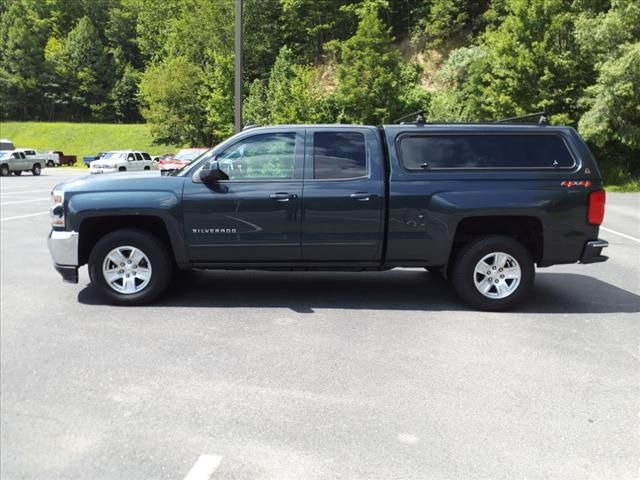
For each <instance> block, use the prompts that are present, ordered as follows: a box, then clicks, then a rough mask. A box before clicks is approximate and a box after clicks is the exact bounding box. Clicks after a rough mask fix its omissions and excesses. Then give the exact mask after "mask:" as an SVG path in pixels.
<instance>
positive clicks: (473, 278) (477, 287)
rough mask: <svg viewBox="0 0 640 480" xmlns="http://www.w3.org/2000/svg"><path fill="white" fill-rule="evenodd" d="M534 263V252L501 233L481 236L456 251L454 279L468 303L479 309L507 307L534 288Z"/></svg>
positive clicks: (510, 306) (513, 304)
mask: <svg viewBox="0 0 640 480" xmlns="http://www.w3.org/2000/svg"><path fill="white" fill-rule="evenodd" d="M534 278H535V266H534V263H533V259H532V257H531V253H530V252H529V250H527V248H526V247H525V246H524V245H522V244H521V243H520V242H518V241H517V240H515V239H513V238H511V237H506V236H502V235H492V236H485V237H480V238H478V239H476V240H473V241H471V242H469V243H467V244H466V245H465V246H464V247H463V248H462V250H461V251H460V253H459V254H458V255H457V257H456V259H455V261H454V264H453V269H452V275H451V280H452V283H453V287H454V288H455V290H456V292H457V293H458V295H459V296H460V298H462V299H463V300H464V301H465V302H466V303H468V304H469V305H471V306H472V307H474V308H477V309H479V310H487V311H502V310H508V309H510V308H512V307H514V306H515V305H517V304H518V303H520V302H521V301H522V300H523V299H524V298H525V297H526V295H527V294H528V292H529V291H530V290H531V286H532V285H533V280H534Z"/></svg>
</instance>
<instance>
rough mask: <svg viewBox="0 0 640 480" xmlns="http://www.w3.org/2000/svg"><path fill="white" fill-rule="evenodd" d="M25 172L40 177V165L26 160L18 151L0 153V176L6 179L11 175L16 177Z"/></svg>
mask: <svg viewBox="0 0 640 480" xmlns="http://www.w3.org/2000/svg"><path fill="white" fill-rule="evenodd" d="M26 171H30V172H31V173H32V174H33V175H40V172H41V171H42V164H41V163H40V162H39V161H37V160H35V161H34V160H32V159H30V158H28V157H27V156H26V155H25V154H24V152H22V151H20V150H2V151H0V176H2V177H6V176H7V175H10V174H11V173H13V174H14V175H16V176H18V175H20V174H22V172H26Z"/></svg>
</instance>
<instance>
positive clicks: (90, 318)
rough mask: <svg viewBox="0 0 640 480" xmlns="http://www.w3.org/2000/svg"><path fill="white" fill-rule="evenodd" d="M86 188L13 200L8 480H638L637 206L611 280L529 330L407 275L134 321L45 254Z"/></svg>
mask: <svg viewBox="0 0 640 480" xmlns="http://www.w3.org/2000/svg"><path fill="white" fill-rule="evenodd" d="M84 173H86V172H85V171H82V170H77V171H74V170H63V169H53V170H52V169H47V170H45V171H44V172H43V174H42V176H40V177H32V176H31V175H29V174H25V175H22V176H21V177H4V178H2V179H1V181H0V182H1V183H0V192H1V201H0V204H1V205H0V231H1V238H0V240H1V259H0V260H1V278H0V280H1V287H2V291H1V323H0V325H1V331H0V341H1V350H0V353H1V398H0V399H1V417H2V418H1V430H2V431H1V438H0V440H1V443H0V445H1V465H0V472H1V476H2V478H3V479H23V478H25V479H32V478H33V479H35V478H38V479H40V478H47V479H76V478H77V479H80V478H81V479H182V478H184V477H185V475H187V473H188V472H189V471H190V470H191V469H192V467H194V465H195V464H196V463H197V462H198V461H199V462H200V463H199V464H198V465H199V467H202V468H203V471H206V470H207V468H208V466H207V465H206V464H207V462H211V468H210V469H209V472H211V471H213V469H214V466H216V465H217V469H216V470H215V471H214V472H213V473H212V476H211V478H214V479H217V478H219V479H223V478H224V479H305V480H306V479H309V480H312V479H332V478H340V479H343V478H344V479H392V478H393V479H426V478H429V479H466V478H474V479H484V478H486V479H489V478H491V479H517V478H527V479H541V478H545V479H625V478H629V479H631V478H639V476H640V417H639V412H640V349H639V346H640V315H639V312H640V194H609V196H608V202H607V213H606V216H605V223H604V229H603V230H602V231H601V237H602V238H605V239H607V240H608V241H609V242H610V245H611V246H610V247H609V249H608V251H607V252H606V253H607V254H608V255H609V256H610V257H611V258H610V260H609V261H608V262H606V263H604V264H595V265H584V266H583V265H569V266H561V267H552V268H549V269H541V270H538V275H537V279H536V285H535V288H534V292H533V295H532V296H531V298H530V300H529V301H528V302H527V303H526V304H525V305H523V306H522V307H521V308H519V309H518V310H516V311H514V312H511V313H500V314H495V313H479V312H475V311H471V310H469V309H467V308H466V307H464V306H463V305H462V304H461V302H460V301H459V300H458V299H457V298H456V297H455V295H454V293H453V292H452V290H451V289H450V288H449V286H448V285H447V283H446V282H445V281H443V280H441V279H439V278H436V277H434V276H433V275H430V274H428V273H427V272H425V271H422V270H410V269H406V270H395V271H391V272H386V273H265V272H196V273H194V274H193V275H191V276H189V277H187V278H186V279H183V280H182V281H181V282H179V283H176V284H175V285H174V286H173V287H172V290H171V292H170V293H169V295H167V297H166V298H165V299H164V300H162V301H161V302H160V303H158V304H155V305H152V306H147V307H139V308H124V307H112V306H106V305H104V304H103V303H102V301H101V299H100V298H99V297H98V296H96V294H95V292H94V291H93V290H92V288H91V287H90V286H89V285H88V276H87V272H86V268H82V269H81V274H80V283H79V284H78V285H69V284H64V283H62V281H61V278H60V276H59V275H58V274H57V273H56V272H55V271H54V269H53V267H52V265H51V261H50V258H49V254H48V252H47V247H46V235H47V232H48V229H49V218H48V215H47V214H46V213H47V209H48V207H49V193H48V192H49V191H50V189H51V187H52V186H53V185H55V184H56V183H58V182H59V181H61V180H63V179H64V178H67V177H69V176H74V175H79V174H84ZM201 456H205V457H201ZM207 456H210V457H207ZM199 459H200V460H199ZM218 462H219V465H218ZM214 464H215V465H214ZM203 475H204V474H203ZM197 478H206V477H205V476H200V477H197Z"/></svg>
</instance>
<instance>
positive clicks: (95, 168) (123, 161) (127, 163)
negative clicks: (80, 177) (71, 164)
mask: <svg viewBox="0 0 640 480" xmlns="http://www.w3.org/2000/svg"><path fill="white" fill-rule="evenodd" d="M152 168H153V169H155V168H156V167H155V166H154V165H153V161H152V160H151V156H150V155H149V154H148V153H147V152H139V151H136V150H116V151H113V152H107V153H105V154H104V156H103V157H102V158H100V160H94V161H93V162H91V163H90V165H89V172H90V173H92V174H96V173H115V172H136V171H144V170H151V169H152Z"/></svg>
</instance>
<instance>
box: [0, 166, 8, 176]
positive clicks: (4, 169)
mask: <svg viewBox="0 0 640 480" xmlns="http://www.w3.org/2000/svg"><path fill="white" fill-rule="evenodd" d="M10 173H11V172H10V171H9V166H8V165H0V177H7V176H9V174H10Z"/></svg>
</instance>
